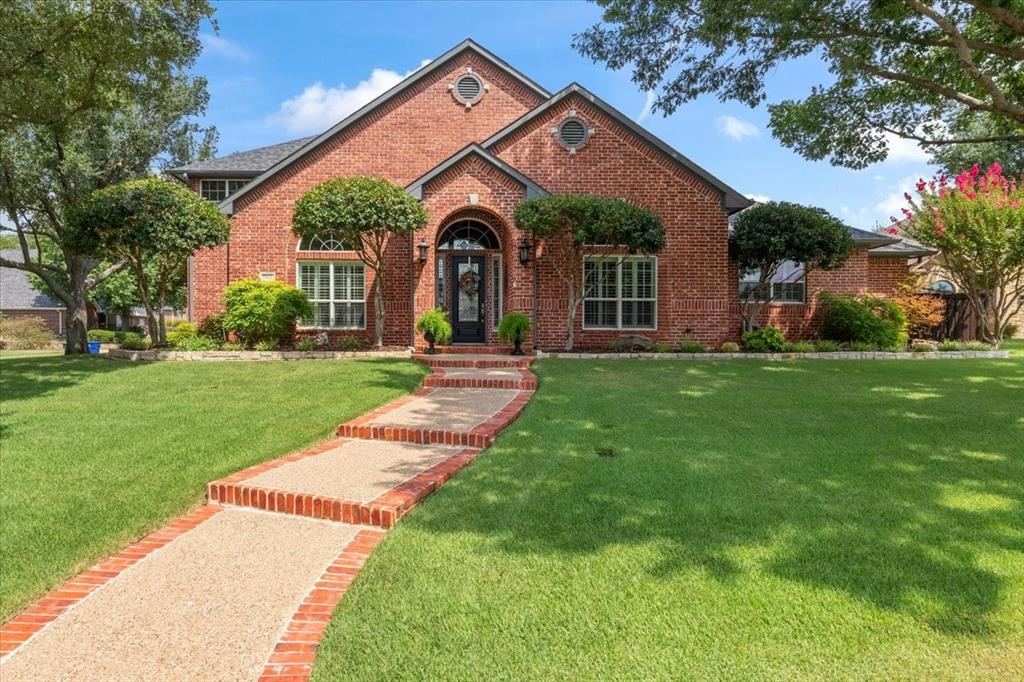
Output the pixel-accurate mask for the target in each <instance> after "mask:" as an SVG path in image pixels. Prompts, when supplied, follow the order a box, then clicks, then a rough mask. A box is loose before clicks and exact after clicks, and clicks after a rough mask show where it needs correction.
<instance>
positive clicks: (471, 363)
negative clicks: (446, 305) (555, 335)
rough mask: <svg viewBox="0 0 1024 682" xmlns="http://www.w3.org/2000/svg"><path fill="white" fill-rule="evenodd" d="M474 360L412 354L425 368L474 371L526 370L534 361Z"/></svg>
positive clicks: (522, 358)
mask: <svg viewBox="0 0 1024 682" xmlns="http://www.w3.org/2000/svg"><path fill="white" fill-rule="evenodd" d="M481 355H482V357H479V358H474V357H470V356H466V355H447V356H445V355H424V354H421V353H417V354H414V355H413V356H412V359H413V360H415V361H417V362H421V363H423V364H424V365H426V366H427V367H464V368H474V369H490V368H498V367H516V368H520V369H527V368H529V367H530V365H531V364H532V363H533V361H534V360H535V359H536V358H534V357H533V356H530V355H526V356H518V357H516V356H512V355H507V356H483V354H481Z"/></svg>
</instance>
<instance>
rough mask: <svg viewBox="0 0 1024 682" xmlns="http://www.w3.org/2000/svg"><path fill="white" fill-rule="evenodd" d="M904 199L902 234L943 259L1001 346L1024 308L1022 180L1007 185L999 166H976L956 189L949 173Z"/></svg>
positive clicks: (985, 330)
mask: <svg viewBox="0 0 1024 682" xmlns="http://www.w3.org/2000/svg"><path fill="white" fill-rule="evenodd" d="M904 198H905V199H906V200H907V203H908V204H909V208H904V209H903V215H904V216H905V217H906V220H905V221H903V222H902V223H901V225H900V228H899V230H902V232H903V233H905V234H907V235H909V236H910V237H912V238H913V239H916V240H917V241H919V242H921V243H922V244H924V245H925V246H930V247H932V248H935V249H938V250H939V251H940V252H941V254H942V259H943V262H944V265H945V268H946V270H947V271H948V272H949V276H950V278H951V279H952V280H953V281H954V283H955V284H957V285H958V286H959V287H960V289H961V290H962V291H963V292H964V293H965V294H967V297H968V300H969V301H970V303H971V307H972V308H973V309H974V311H975V313H976V314H977V316H978V319H979V320H980V321H981V328H980V329H979V332H980V335H981V338H982V339H983V340H985V341H988V342H989V343H998V342H999V340H1000V339H1002V338H1003V334H1004V333H1005V331H1006V327H1007V325H1008V324H1009V323H1010V319H1011V318H1012V317H1013V316H1014V315H1015V314H1016V313H1017V312H1019V311H1020V310H1021V309H1022V307H1024V177H1021V178H1007V177H1006V176H1004V175H1003V169H1002V168H1001V167H1000V165H999V164H998V163H993V164H992V165H991V166H990V167H989V168H988V170H986V171H985V172H984V173H982V171H981V169H980V168H979V167H978V166H977V165H975V166H973V167H972V168H971V169H970V170H966V171H964V172H962V173H960V174H959V175H957V176H956V177H955V178H953V179H952V182H950V178H949V177H948V176H946V175H945V174H942V175H939V177H938V178H935V179H932V180H928V181H926V180H924V179H921V180H919V181H918V183H917V197H916V198H915V197H913V196H911V195H910V193H907V194H905V195H904ZM893 222H897V221H896V218H893ZM894 230H895V231H899V230H897V228H895V227H893V228H890V232H892V231H894Z"/></svg>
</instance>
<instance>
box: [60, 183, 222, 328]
mask: <svg viewBox="0 0 1024 682" xmlns="http://www.w3.org/2000/svg"><path fill="white" fill-rule="evenodd" d="M72 223H73V230H72V235H71V237H72V238H71V240H70V241H72V242H73V243H74V246H75V247H76V248H78V249H79V250H80V251H81V252H82V253H90V254H97V255H103V256H105V257H108V258H110V257H114V258H117V259H120V260H123V261H124V262H125V263H127V264H128V267H129V269H130V270H131V271H132V273H133V274H134V275H135V279H136V282H137V283H138V287H139V300H140V301H141V303H142V305H143V307H144V308H145V309H146V321H147V326H148V327H149V336H150V338H151V339H152V340H153V343H154V344H157V345H163V344H165V343H166V342H167V333H166V325H165V323H164V308H165V306H166V304H167V296H168V294H169V293H171V291H172V289H173V288H174V286H175V283H176V282H178V281H180V280H181V279H182V277H183V274H184V271H185V267H186V264H187V262H188V257H189V256H190V255H192V254H193V253H194V252H195V251H197V250H199V249H202V248H206V247H211V246H217V245H219V244H224V243H225V242H227V240H228V234H229V232H230V230H231V225H230V223H229V222H228V219H227V217H226V216H224V215H222V214H221V213H220V211H218V210H217V207H216V206H215V205H213V204H212V203H210V202H209V201H206V200H204V199H202V198H200V197H199V196H198V195H197V194H196V193H195V192H192V191H191V190H189V189H188V188H186V187H185V186H183V185H181V184H179V183H177V182H173V181H170V180H163V179H160V178H149V179H146V180H129V181H127V182H122V183H118V184H116V185H111V186H110V187H105V188H103V189H100V190H97V191H95V192H93V193H92V194H90V195H89V197H88V198H87V199H86V201H85V202H84V203H83V205H82V206H80V207H79V208H78V209H77V210H76V211H75V212H74V215H73V218H72Z"/></svg>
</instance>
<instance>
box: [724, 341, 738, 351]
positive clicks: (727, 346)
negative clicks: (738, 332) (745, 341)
mask: <svg viewBox="0 0 1024 682" xmlns="http://www.w3.org/2000/svg"><path fill="white" fill-rule="evenodd" d="M719 350H721V351H722V352H723V353H739V352H740V344H738V343H736V342H734V341H726V342H725V343H723V344H722V346H721V348H719Z"/></svg>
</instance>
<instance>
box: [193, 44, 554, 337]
mask: <svg viewBox="0 0 1024 682" xmlns="http://www.w3.org/2000/svg"><path fill="white" fill-rule="evenodd" d="M467 67H469V68H472V69H473V71H474V72H475V73H476V74H477V75H478V76H479V77H480V78H481V79H482V80H483V82H484V83H485V84H486V85H487V86H488V88H489V90H488V91H487V92H486V94H485V95H484V96H483V97H482V98H481V99H480V101H479V102H477V103H476V104H475V105H474V106H473V107H472V108H471V109H466V108H465V107H464V106H463V105H462V104H460V103H458V102H457V101H455V99H454V98H453V96H452V94H451V92H450V91H449V89H448V85H449V84H451V83H452V82H454V81H455V79H456V78H457V77H458V76H459V75H461V74H463V73H465V72H466V69H467ZM540 101H541V98H540V96H539V95H538V94H536V93H534V92H533V91H531V90H529V89H528V88H526V87H525V86H523V85H522V84H521V83H519V82H518V81H516V80H515V79H513V78H511V77H510V76H508V75H507V74H506V73H504V72H503V71H501V70H499V69H497V68H495V67H494V66H492V65H491V63H490V62H488V61H486V60H484V59H482V58H481V57H479V56H477V55H476V54H474V53H472V52H466V53H463V54H462V55H460V56H458V57H456V58H454V59H452V61H451V63H449V64H446V65H445V67H444V68H441V69H439V70H438V71H437V72H434V73H431V74H428V75H427V76H426V77H425V78H424V79H423V80H421V81H420V82H418V83H416V84H414V85H413V86H411V87H410V88H409V89H407V90H405V91H404V92H402V93H401V94H399V95H397V96H396V97H394V98H392V99H391V100H390V101H388V102H386V103H384V104H383V105H381V106H380V107H378V108H377V109H376V110H374V111H373V112H371V113H370V114H368V115H367V116H365V117H363V118H362V119H360V120H359V121H357V122H356V123H354V124H353V125H350V126H349V127H348V128H346V129H345V130H343V131H342V132H340V133H339V134H338V135H337V136H335V137H334V139H332V140H330V141H328V142H326V143H324V144H323V145H321V146H320V147H319V148H317V149H316V150H314V151H313V152H311V153H310V154H309V155H307V156H306V157H305V158H303V159H301V160H300V161H298V162H297V163H295V164H294V165H292V166H291V167H290V168H288V169H286V170H284V171H282V172H281V173H279V174H278V175H276V176H275V177H273V178H271V179H269V180H268V181H266V182H265V183H264V184H262V185H261V186H259V187H258V188H256V189H255V190H254V191H253V192H251V193H250V194H247V195H245V196H244V197H242V198H241V199H240V200H239V201H237V202H236V204H235V215H234V217H233V218H232V229H231V243H230V244H229V245H228V246H226V247H221V248H219V249H213V250H211V251H209V252H204V253H200V254H197V257H196V270H197V272H200V273H203V274H202V275H201V276H197V277H196V283H195V297H196V304H195V315H196V317H197V318H198V319H202V318H203V317H205V316H207V315H209V314H211V313H214V312H217V311H219V310H220V309H221V306H222V302H221V293H222V291H223V288H224V284H225V278H224V277H222V276H220V274H219V273H220V272H226V273H227V275H226V278H227V279H228V280H235V279H241V278H245V277H255V276H257V275H258V274H259V273H260V272H275V273H276V275H277V278H278V279H280V280H282V281H285V282H288V283H289V284H294V283H295V279H296V272H295V269H296V265H295V263H296V260H297V258H296V246H297V244H298V238H297V237H295V236H294V235H293V234H292V231H291V218H292V208H293V205H294V203H295V201H296V199H298V198H299V197H300V196H302V194H304V193H305V192H306V191H308V190H309V189H311V188H312V187H314V186H316V185H318V184H320V183H322V182H325V181H327V180H330V179H333V178H338V177H346V176H352V175H375V176H380V177H383V178H386V179H387V180H390V181H392V182H395V183H397V184H399V185H402V186H405V185H408V184H409V183H411V182H412V181H413V180H415V179H416V178H417V177H419V176H420V175H423V174H424V173H426V172H427V171H429V170H431V169H432V168H434V167H435V166H437V165H438V164H439V163H440V162H442V161H443V160H445V159H447V158H448V157H450V156H452V155H453V154H455V152H457V151H458V150H460V149H462V148H463V147H465V146H466V145H467V144H469V143H470V142H475V141H480V140H483V139H486V138H487V137H488V136H489V135H491V134H493V133H494V132H495V131H497V130H499V129H501V128H502V127H504V126H506V125H508V124H509V123H511V122H512V121H513V120H515V119H517V118H519V117H520V116H521V115H523V114H524V113H526V112H527V111H529V110H530V109H532V108H534V107H535V106H537V105H538V104H539V103H540ZM413 252H414V249H413V240H412V239H408V238H403V239H398V240H395V241H393V242H392V244H391V246H390V248H389V250H388V254H387V257H388V263H389V265H388V270H387V274H386V280H385V282H384V299H385V305H386V306H387V320H386V329H385V342H386V343H389V344H408V343H409V341H410V330H411V329H412V311H411V310H410V304H411V301H410V294H409V283H410V278H411V277H412V276H414V274H415V273H414V271H413V269H412V265H413V258H414V253H413ZM431 252H432V253H433V249H431ZM208 272H213V273H214V275H213V276H212V277H208V276H207V273H208ZM372 284H373V274H372V272H367V292H368V305H367V308H368V309H367V330H366V331H365V332H363V333H362V335H364V336H367V337H369V336H372V326H373V325H372V320H373V310H372V298H370V297H369V292H370V291H371V287H372ZM333 333H334V334H337V333H339V332H333ZM340 333H345V334H355V335H360V333H359V332H340Z"/></svg>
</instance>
